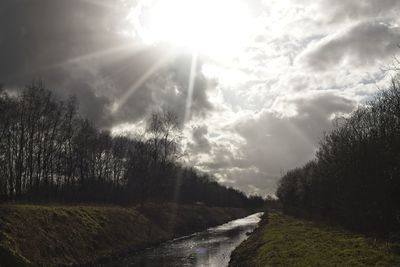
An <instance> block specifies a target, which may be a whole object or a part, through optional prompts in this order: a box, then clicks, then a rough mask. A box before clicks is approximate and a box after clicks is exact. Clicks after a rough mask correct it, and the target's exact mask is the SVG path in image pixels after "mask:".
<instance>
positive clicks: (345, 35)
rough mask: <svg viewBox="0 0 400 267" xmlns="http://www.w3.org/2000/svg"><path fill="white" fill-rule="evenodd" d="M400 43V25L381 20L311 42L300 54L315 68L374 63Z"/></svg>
mask: <svg viewBox="0 0 400 267" xmlns="http://www.w3.org/2000/svg"><path fill="white" fill-rule="evenodd" d="M399 43H400V28H399V27H394V26H390V25H388V24H384V23H379V22H376V21H374V22H362V23H357V24H355V25H352V26H350V27H349V28H347V29H346V30H344V31H342V32H339V33H338V34H335V35H332V36H328V37H326V38H324V39H322V40H321V41H319V42H318V43H314V44H311V45H310V46H309V47H308V48H307V49H306V50H305V52H304V53H303V54H302V55H301V56H300V57H299V59H300V60H304V61H305V63H306V64H307V65H309V66H310V67H312V68H313V69H315V70H327V69H329V68H332V67H335V66H336V65H339V64H343V63H345V64H347V65H348V66H353V67H360V66H366V67H368V66H372V67H375V63H376V62H377V61H379V60H382V59H385V58H388V57H391V56H394V55H395V53H396V52H398V44H399Z"/></svg>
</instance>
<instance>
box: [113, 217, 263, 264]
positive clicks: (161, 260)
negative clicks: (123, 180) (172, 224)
mask: <svg viewBox="0 0 400 267" xmlns="http://www.w3.org/2000/svg"><path fill="white" fill-rule="evenodd" d="M261 215H262V213H256V214H253V215H250V216H248V217H246V218H242V219H238V220H234V221H231V222H229V223H226V224H223V225H220V226H217V227H213V228H210V229H208V230H206V231H203V232H199V233H196V234H193V235H191V236H186V237H182V238H178V239H174V240H172V241H169V242H166V243H164V244H162V245H160V246H158V247H156V248H152V249H147V250H145V251H143V252H141V253H139V254H135V255H132V256H128V257H126V258H124V259H121V260H119V261H117V262H114V263H112V264H109V265H107V267H114V266H143V267H156V266H157V267H158V266H168V267H169V266H171V267H172V266H174V267H175V266H191V267H192V266H194V267H203V266H207V267H209V266H211V267H223V266H228V263H229V259H230V254H231V252H232V251H233V249H234V248H235V247H236V246H238V245H239V244H240V243H241V242H243V241H244V240H245V239H246V238H247V235H246V233H248V232H251V231H253V230H254V229H255V228H256V226H257V224H258V222H259V221H260V217H261Z"/></svg>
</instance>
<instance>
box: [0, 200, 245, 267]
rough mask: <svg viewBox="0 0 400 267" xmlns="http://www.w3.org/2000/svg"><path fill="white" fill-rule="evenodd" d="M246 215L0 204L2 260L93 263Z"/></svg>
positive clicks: (159, 207)
mask: <svg viewBox="0 0 400 267" xmlns="http://www.w3.org/2000/svg"><path fill="white" fill-rule="evenodd" d="M245 215H246V211H243V210H240V209H223V208H207V207H203V206H179V207H177V206H174V205H169V204H165V205H155V204H151V205H148V206H147V207H146V208H145V210H143V212H139V210H138V208H135V207H131V208H122V207H114V206H106V207H103V206H40V205H3V206H0V263H2V264H3V265H5V266H30V265H32V266H35V265H39V266H57V265H62V264H77V263H85V262H93V261H96V260H98V259H99V258H103V257H109V256H111V255H115V254H117V253H122V252H126V251H129V250H133V249H139V248H143V247H146V246H150V245H152V244H156V243H160V242H162V241H165V240H168V239H170V238H172V237H175V236H179V235H182V234H188V233H192V232H195V231H199V230H202V229H204V228H206V227H209V226H211V225H216V224H219V223H223V222H226V221H228V220H231V219H234V218H237V217H240V216H245ZM177 229H178V230H179V231H176V230H177ZM0 265H1V264H0Z"/></svg>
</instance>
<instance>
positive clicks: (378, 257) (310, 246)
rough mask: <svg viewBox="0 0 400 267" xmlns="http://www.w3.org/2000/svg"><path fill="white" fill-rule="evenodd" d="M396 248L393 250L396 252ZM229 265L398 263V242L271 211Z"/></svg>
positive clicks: (235, 253)
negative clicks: (372, 237)
mask: <svg viewBox="0 0 400 267" xmlns="http://www.w3.org/2000/svg"><path fill="white" fill-rule="evenodd" d="M396 252H397V254H396ZM230 266H241V267H245V266H252V267H253V266H274V267H275V266H289V267H291V266H295V267H309V266H388V267H389V266H390V267H393V266H400V254H399V245H398V244H393V243H388V242H384V241H379V240H375V239H370V238H367V237H364V236H362V235H359V234H354V233H350V232H348V231H346V230H344V229H342V228H340V227H334V226H327V225H324V224H320V223H313V222H310V221H307V220H302V219H297V218H293V217H290V216H287V215H283V214H282V213H279V212H271V213H270V214H269V216H268V221H267V222H265V224H263V225H262V226H260V227H259V228H258V229H257V230H256V231H255V232H254V233H253V234H252V235H251V236H250V238H249V239H247V240H246V241H245V242H243V243H242V244H241V245H240V246H239V247H238V248H237V249H236V250H235V251H234V253H233V255H232V259H231V263H230Z"/></svg>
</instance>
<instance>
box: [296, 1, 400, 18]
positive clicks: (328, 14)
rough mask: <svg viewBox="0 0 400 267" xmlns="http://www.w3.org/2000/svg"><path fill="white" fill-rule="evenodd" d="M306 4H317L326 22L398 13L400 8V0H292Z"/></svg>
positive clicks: (386, 16) (320, 14) (319, 12)
mask: <svg viewBox="0 0 400 267" xmlns="http://www.w3.org/2000/svg"><path fill="white" fill-rule="evenodd" d="M292 1H293V2H296V3H300V4H304V5H311V4H314V5H317V6H318V14H319V16H320V17H321V18H322V19H323V20H324V21H326V22H331V23H337V22H342V21H345V20H359V19H365V18H369V19H371V18H378V17H385V18H388V17H390V16H393V15H396V14H397V13H398V12H399V10H400V2H399V1H398V0H345V1H344V0H292Z"/></svg>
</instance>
